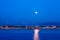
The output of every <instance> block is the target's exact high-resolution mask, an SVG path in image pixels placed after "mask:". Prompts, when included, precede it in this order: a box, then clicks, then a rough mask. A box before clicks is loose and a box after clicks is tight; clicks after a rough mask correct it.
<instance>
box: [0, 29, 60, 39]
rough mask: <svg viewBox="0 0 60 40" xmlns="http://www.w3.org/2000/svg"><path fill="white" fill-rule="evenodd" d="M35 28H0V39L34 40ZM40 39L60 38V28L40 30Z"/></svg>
mask: <svg viewBox="0 0 60 40" xmlns="http://www.w3.org/2000/svg"><path fill="white" fill-rule="evenodd" d="M33 37H34V31H33V30H0V40H33ZM39 39H40V40H60V30H58V29H54V30H40V32H39Z"/></svg>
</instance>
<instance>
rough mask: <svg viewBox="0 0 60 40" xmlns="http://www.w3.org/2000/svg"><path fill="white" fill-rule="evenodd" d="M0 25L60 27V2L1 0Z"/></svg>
mask: <svg viewBox="0 0 60 40" xmlns="http://www.w3.org/2000/svg"><path fill="white" fill-rule="evenodd" d="M35 11H38V14H37V15H36V14H35V13H34V12H35ZM57 23H58V24H57ZM0 25H60V0H0Z"/></svg>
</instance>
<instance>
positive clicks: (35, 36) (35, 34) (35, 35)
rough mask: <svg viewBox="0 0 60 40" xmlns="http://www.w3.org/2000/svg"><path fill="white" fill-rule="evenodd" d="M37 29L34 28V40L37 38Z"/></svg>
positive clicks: (37, 39)
mask: <svg viewBox="0 0 60 40" xmlns="http://www.w3.org/2000/svg"><path fill="white" fill-rule="evenodd" d="M38 32H39V29H34V40H39V33H38Z"/></svg>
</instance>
